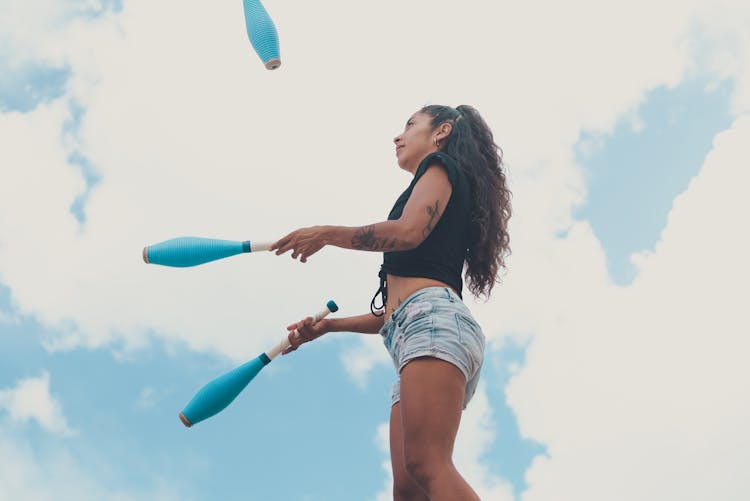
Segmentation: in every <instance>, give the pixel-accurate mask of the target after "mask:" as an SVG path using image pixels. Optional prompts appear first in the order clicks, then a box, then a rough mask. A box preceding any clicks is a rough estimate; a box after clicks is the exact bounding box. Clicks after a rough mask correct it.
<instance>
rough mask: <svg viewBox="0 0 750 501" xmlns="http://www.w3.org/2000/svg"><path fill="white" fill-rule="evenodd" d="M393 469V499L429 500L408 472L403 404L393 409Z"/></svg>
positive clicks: (396, 405)
mask: <svg viewBox="0 0 750 501" xmlns="http://www.w3.org/2000/svg"><path fill="white" fill-rule="evenodd" d="M390 443H391V468H392V470H393V499H395V500H401V499H409V500H411V501H422V500H428V499H429V498H428V497H427V495H426V494H425V493H424V491H423V490H422V488H421V487H419V485H418V484H417V483H416V482H415V481H414V479H413V478H412V477H411V475H409V472H408V471H406V465H405V463H404V438H403V432H402V429H401V404H400V403H397V404H395V405H393V407H391V426H390Z"/></svg>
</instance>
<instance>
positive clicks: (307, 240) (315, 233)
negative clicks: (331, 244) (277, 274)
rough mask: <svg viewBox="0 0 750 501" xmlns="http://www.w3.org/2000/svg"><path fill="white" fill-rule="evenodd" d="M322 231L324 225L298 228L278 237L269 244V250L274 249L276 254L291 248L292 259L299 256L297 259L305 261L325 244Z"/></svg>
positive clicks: (323, 230)
mask: <svg viewBox="0 0 750 501" xmlns="http://www.w3.org/2000/svg"><path fill="white" fill-rule="evenodd" d="M324 233H325V227H324V226H311V227H309V228H300V229H299V230H295V231H293V232H291V233H290V234H288V235H287V236H285V237H283V238H281V239H279V240H278V241H277V242H275V243H274V244H273V245H271V248H270V249H269V250H271V251H276V255H277V256H280V255H281V254H284V253H285V252H286V251H288V250H291V251H292V259H297V257H298V256H299V260H300V261H302V262H303V263H306V262H307V258H308V257H310V256H312V255H313V254H315V253H316V252H318V251H319V250H320V249H322V248H323V247H325V246H326V244H327V242H326V239H325V236H324Z"/></svg>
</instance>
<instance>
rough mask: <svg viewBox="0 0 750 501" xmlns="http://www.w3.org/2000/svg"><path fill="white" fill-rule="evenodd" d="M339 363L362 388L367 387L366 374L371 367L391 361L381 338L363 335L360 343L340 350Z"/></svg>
mask: <svg viewBox="0 0 750 501" xmlns="http://www.w3.org/2000/svg"><path fill="white" fill-rule="evenodd" d="M341 363H342V364H343V365H344V369H346V372H347V374H349V377H351V379H352V381H354V382H355V384H356V385H357V386H358V387H359V388H361V389H364V388H366V387H367V375H368V374H369V373H370V371H371V370H372V368H373V367H375V366H376V365H378V364H386V365H387V364H388V363H392V362H391V359H390V358H389V356H388V352H387V351H386V350H385V349H384V348H383V338H382V337H381V336H379V335H377V336H365V337H363V338H362V340H361V343H360V344H358V345H356V346H355V347H352V348H349V349H346V350H344V351H342V353H341Z"/></svg>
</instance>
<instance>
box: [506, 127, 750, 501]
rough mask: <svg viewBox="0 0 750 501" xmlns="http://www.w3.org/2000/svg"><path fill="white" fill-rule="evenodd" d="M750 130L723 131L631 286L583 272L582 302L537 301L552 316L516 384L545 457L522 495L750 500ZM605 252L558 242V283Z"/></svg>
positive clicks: (641, 259) (515, 394)
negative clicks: (748, 221)
mask: <svg viewBox="0 0 750 501" xmlns="http://www.w3.org/2000/svg"><path fill="white" fill-rule="evenodd" d="M749 138H750V117H743V118H740V119H738V120H737V121H736V122H735V123H734V125H733V126H732V128H731V129H730V130H729V131H726V132H724V133H722V134H720V135H719V136H718V137H717V138H716V140H715V143H714V150H713V151H712V152H711V154H710V155H709V156H708V157H707V159H706V162H705V165H704V166H703V168H702V170H701V172H700V174H699V175H698V176H696V177H695V178H694V179H693V180H692V182H691V184H690V186H689V188H688V189H687V191H686V192H685V193H683V194H682V195H680V196H679V197H678V198H677V199H676V200H675V203H674V206H673V208H672V211H671V213H670V215H669V221H668V224H667V227H666V228H665V229H664V231H663V232H662V235H661V239H660V241H659V243H658V244H657V246H656V249H655V250H654V251H653V252H649V253H641V254H637V255H635V256H634V261H635V263H636V264H637V265H638V267H639V275H638V277H637V278H636V280H635V282H634V283H633V284H632V285H631V286H628V287H624V288H617V287H614V286H611V285H608V284H606V283H597V282H595V281H591V280H584V281H578V283H577V284H576V286H575V289H574V292H575V294H574V298H573V299H566V298H565V297H564V296H561V297H560V298H559V299H560V300H559V301H557V302H554V301H551V299H552V298H548V297H546V296H544V298H543V299H541V300H540V301H539V302H537V303H536V304H535V306H536V307H537V308H539V311H540V315H542V316H543V317H545V319H544V320H543V321H541V322H539V323H538V325H537V329H536V331H535V333H534V336H533V341H532V342H531V344H530V346H529V349H528V352H527V355H526V364H525V366H524V367H523V368H522V369H521V371H520V372H519V373H518V374H517V375H516V376H515V377H514V378H513V379H512V381H511V383H510V385H509V389H508V394H509V402H510V404H511V406H512V408H513V409H514V410H515V412H516V413H517V416H518V421H519V425H520V427H521V431H522V434H523V435H524V436H526V437H531V438H533V439H535V440H538V441H541V442H543V443H544V444H545V445H546V447H547V450H548V452H549V455H548V456H539V457H537V458H536V459H535V461H534V463H533V464H532V466H531V468H530V470H529V471H528V473H527V481H528V484H529V490H528V491H527V492H525V493H524V495H523V500H524V501H535V500H547V499H560V500H566V499H575V500H582V501H586V500H597V499H604V498H606V499H610V500H613V501H616V500H629V499H644V500H650V499H653V500H657V499H658V500H690V499H695V500H703V499H727V500H730V499H732V500H734V499H746V498H747V497H748V496H750V482H748V481H747V478H746V476H745V475H744V473H742V468H741V467H740V466H741V465H746V464H750V453H748V450H750V433H748V432H747V429H746V427H745V423H747V422H748V420H750V401H748V399H747V398H745V395H747V394H748V390H750V386H748V381H750V369H748V365H747V363H746V360H745V359H746V355H747V353H748V352H750V341H749V340H748V338H747V333H748V332H750V321H748V318H747V315H746V314H745V311H744V310H745V306H746V304H745V302H746V298H747V297H748V296H749V295H750V294H749V291H748V285H747V284H748V283H749V281H750V265H748V264H747V255H748V253H750V238H748V237H747V235H746V234H745V232H744V231H742V230H741V228H744V226H745V221H744V219H745V217H746V214H747V213H748V212H750V211H749V210H748V209H750V206H748V202H747V198H746V196H745V193H744V188H743V187H744V186H747V184H748V182H750V174H749V173H748V171H747V169H746V168H745V166H746V165H747V164H748V161H750V157H748V154H747V152H746V145H747V144H748V139H749ZM585 233H586V232H582V234H585ZM563 247H565V248H567V249H568V251H567V252H564V251H563ZM587 248H588V249H590V250H589V251H587V250H586V249H587ZM597 249H598V246H597V245H596V242H593V241H592V240H591V239H590V238H575V237H571V238H568V239H566V240H565V241H563V242H561V248H560V249H557V254H558V259H560V260H561V261H560V262H562V258H563V257H564V256H568V257H570V258H571V259H570V260H569V261H568V264H567V269H566V270H565V271H564V272H563V271H561V272H560V273H559V274H557V275H554V274H553V275H550V277H551V280H550V281H551V282H554V283H555V284H556V283H568V284H571V283H572V282H571V281H570V279H572V278H573V277H574V276H579V277H586V276H588V277H590V276H596V275H597V274H598V273H594V272H593V270H598V269H601V267H602V265H601V264H600V259H596V260H593V261H592V260H589V259H586V254H587V253H591V252H596V251H597ZM574 256H578V258H577V259H575V258H574ZM592 264H595V265H596V268H594V267H593V266H592ZM527 278H529V277H527ZM553 287H554V286H553ZM542 307H544V308H545V310H546V311H544V313H541V312H542Z"/></svg>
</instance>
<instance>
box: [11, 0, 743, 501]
mask: <svg viewBox="0 0 750 501" xmlns="http://www.w3.org/2000/svg"><path fill="white" fill-rule="evenodd" d="M264 5H265V6H266V8H267V10H268V11H269V13H270V15H271V17H272V18H273V20H274V22H275V24H276V27H277V29H278V31H279V39H280V47H281V59H282V66H281V68H279V69H278V70H275V71H268V70H266V69H265V68H264V67H263V65H262V63H261V61H260V60H259V58H258V56H257V55H256V54H255V53H254V52H253V50H252V48H251V46H250V43H249V41H248V39H247V35H246V33H245V26H244V19H243V13H242V5H241V3H240V2H220V3H213V4H211V5H210V6H209V5H208V4H206V2H192V1H188V2H185V1H183V2H176V1H173V0H160V1H154V0H152V1H145V0H121V1H105V0H66V1H61V0H55V1H53V0H34V1H28V0H26V1H21V0H0V499H14V500H15V499H17V500H59V499H83V500H89V499H90V500H116V501H121V500H172V499H183V500H184V499H189V500H214V499H224V500H235V499H236V500H239V499H263V500H304V501H312V500H320V501H327V500H366V501H381V500H385V499H390V489H391V485H392V478H391V473H390V463H389V452H388V440H387V437H388V425H387V423H388V416H389V411H390V408H389V405H390V389H391V384H392V383H393V382H394V380H395V378H396V375H395V372H394V369H393V367H392V365H391V363H390V360H389V358H388V355H387V353H386V351H385V348H384V347H383V346H382V341H381V340H380V339H379V338H378V336H372V335H361V334H355V333H335V334H329V335H327V336H324V337H323V338H321V339H320V340H318V341H316V342H314V343H310V344H306V345H304V346H303V347H302V348H300V349H299V350H298V351H296V352H294V353H293V354H291V355H289V356H285V357H282V358H279V359H277V360H276V361H274V362H273V363H272V364H271V365H269V366H268V367H267V368H266V369H264V371H263V372H262V373H261V374H260V375H259V376H258V377H257V378H256V379H255V380H254V381H253V382H252V383H251V384H250V385H249V386H248V387H247V388H246V389H245V391H244V392H243V393H242V394H241V395H240V396H239V397H238V398H237V400H235V402H233V403H232V405H231V406H230V407H228V408H227V409H226V410H225V411H223V412H222V413H220V414H219V415H217V416H215V417H213V418H211V419H209V420H206V421H205V422H202V423H199V424H198V425H196V426H194V427H193V428H191V429H186V428H185V427H183V426H182V424H181V423H180V421H179V420H178V418H177V414H178V413H179V411H180V410H181V409H182V408H183V406H184V405H185V404H186V403H187V402H188V401H189V400H190V398H191V397H192V396H193V394H194V393H195V391H196V390H197V389H198V388H200V387H201V386H202V385H203V384H205V383H206V382H208V381H210V380H211V379H212V378H214V377H216V376H217V375H220V374H222V373H223V372H225V371H227V370H230V369H231V368H233V367H235V366H236V365H238V364H240V363H242V362H244V361H246V360H249V359H251V358H253V357H254V356H256V355H258V354H259V353H260V352H262V351H265V350H267V349H269V348H270V347H271V346H272V345H273V344H275V343H276V342H277V341H278V339H279V338H280V336H281V335H283V333H284V332H285V329H284V327H285V326H286V325H288V324H289V323H292V322H295V321H297V320H299V319H301V318H303V317H305V316H307V315H311V314H314V313H315V312H317V311H319V310H321V309H322V308H323V306H324V305H325V303H326V301H328V300H329V299H334V300H335V301H336V302H337V303H338V305H339V306H340V310H339V312H337V313H336V314H335V315H336V316H346V315H358V314H361V313H364V312H366V311H368V308H369V303H370V299H371V297H372V294H373V293H374V292H375V290H376V289H377V286H378V279H377V271H378V266H379V262H380V258H381V256H380V255H378V254H376V253H363V252H354V251H346V250H342V249H337V248H328V247H327V248H324V249H323V250H322V251H320V252H319V253H318V254H316V255H314V256H312V257H311V258H310V259H309V260H308V262H307V263H305V264H302V263H300V262H298V261H293V260H292V259H290V257H289V256H288V255H287V256H283V257H276V256H273V255H271V254H270V253H268V254H266V253H264V254H258V255H249V256H236V257H233V258H230V259H225V260H222V261H217V262H214V263H210V264H207V265H204V266H201V267H196V268H190V269H170V268H164V267H156V266H146V265H145V264H144V263H143V262H142V260H141V249H142V248H143V246H144V245H147V244H150V243H155V242H158V241H162V240H165V239H167V238H172V237H177V236H184V235H195V236H205V237H214V238H225V239H232V240H245V239H249V240H258V241H261V240H274V239H275V238H278V237H280V236H283V235H284V234H286V233H287V232H288V231H290V230H292V229H295V228H298V227H302V226H308V225H313V224H339V225H351V226H353V225H364V224H370V223H374V222H377V221H381V220H383V219H385V218H386V216H387V211H388V210H389V209H390V207H391V205H392V204H393V201H394V200H395V198H396V197H397V196H398V194H400V193H401V191H403V189H404V188H405V186H406V185H407V184H408V182H409V176H408V174H407V173H405V172H403V171H401V170H400V169H399V168H398V165H397V163H396V161H395V160H396V159H395V154H394V148H393V143H392V139H393V137H395V136H396V135H397V134H398V133H399V132H400V130H401V129H402V127H403V124H404V122H405V121H406V119H407V118H408V117H409V116H410V115H411V114H412V113H413V112H414V111H416V110H417V109H419V108H420V107H422V106H423V105H425V104H432V103H439V104H449V105H452V106H457V105H459V104H470V105H472V106H474V107H476V108H477V109H478V110H479V111H480V113H481V114H482V115H483V117H484V118H485V119H486V121H487V122H488V123H489V125H490V127H491V128H492V130H493V133H494V136H495V139H496V141H497V143H498V144H499V145H500V146H501V147H502V149H503V153H504V162H505V167H506V169H507V173H508V181H509V187H510V189H511V191H512V192H513V216H512V218H511V220H510V227H509V229H510V235H511V249H512V254H511V256H510V258H509V259H508V270H507V273H506V274H505V275H503V277H502V282H501V284H499V285H498V286H497V287H496V288H495V290H494V292H493V295H492V297H491V298H490V299H489V300H488V301H483V300H473V299H471V298H470V296H469V295H468V294H466V295H465V296H466V297H467V303H468V305H469V307H470V309H471V310H472V312H473V313H474V314H475V316H476V318H477V319H478V321H479V322H480V324H481V325H482V327H483V330H484V332H485V335H486V337H487V352H486V358H485V363H484V367H483V369H482V378H481V381H480V385H479V388H478V390H477V393H476V395H475V397H474V399H473V400H472V402H471V403H470V405H469V407H468V408H467V409H466V411H465V412H464V414H463V417H462V424H461V428H460V430H459V435H458V438H457V443H456V450H455V456H454V459H455V463H456V465H457V467H458V469H459V470H460V471H461V472H462V473H463V474H464V475H465V477H466V478H467V479H468V480H469V482H470V483H471V484H472V486H474V488H475V489H476V490H477V492H478V493H479V494H480V496H481V497H482V499H486V500H491V501H511V500H512V501H550V500H551V501H557V500H562V501H565V500H575V501H600V500H602V499H606V500H612V501H620V500H622V501H625V500H632V499H639V500H660V501H663V500H666V501H672V500H675V501H676V500H680V501H683V500H696V501H698V500H701V501H702V500H706V499H712V500H727V501H729V500H744V499H748V498H750V480H748V477H747V475H746V471H747V467H748V465H750V452H749V451H750V432H748V430H747V426H746V423H747V422H748V421H749V420H750V399H748V398H747V395H748V394H750V383H749V382H750V368H749V366H748V365H747V363H746V359H747V355H748V353H750V340H749V339H750V337H748V334H750V321H749V320H748V317H747V315H746V306H747V298H748V297H750V294H749V293H748V285H747V284H748V283H750V265H748V264H747V263H748V261H747V257H746V256H747V255H748V254H750V237H748V236H747V233H746V231H745V230H742V228H744V227H745V224H746V223H745V219H746V218H747V214H748V213H750V211H749V209H750V202H748V198H747V197H746V186H747V185H748V183H750V174H748V171H747V169H746V168H745V167H746V166H747V165H748V163H749V161H750V155H748V151H747V144H750V5H748V4H747V2H744V1H740V0H719V1H711V2H709V1H708V0H688V1H679V2H678V1H673V0H663V1H660V2H657V3H653V2H648V1H645V0H634V1H631V2H628V3H622V2H611V1H606V2H601V1H600V2H594V1H590V0H572V1H570V2H566V3H564V4H561V3H559V2H551V1H532V2H525V3H523V4H521V3H518V2H503V1H501V2H484V1H480V0H466V1H464V2H461V3H456V2H447V1H438V0H432V1H427V0H413V1H411V2H403V1H401V2H397V1H395V0H383V1H382V2H378V3H376V4H361V3H358V2H345V1H341V0H321V1H319V2H282V1H280V0H267V1H266V2H264Z"/></svg>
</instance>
